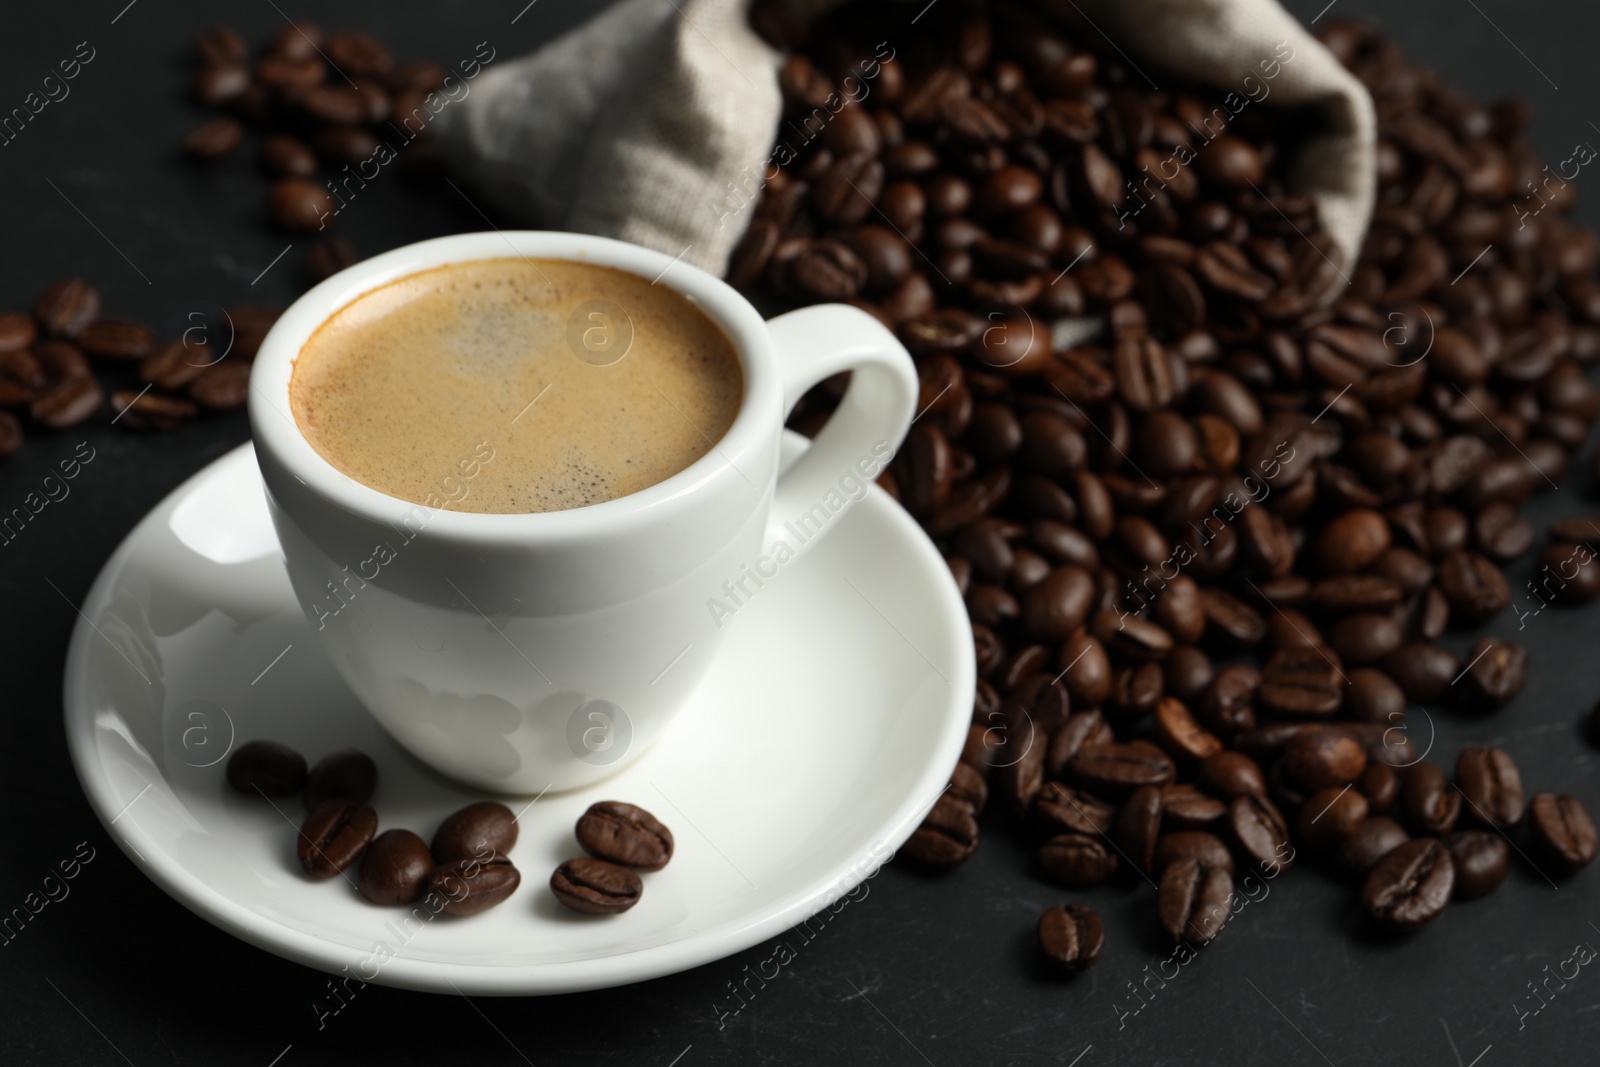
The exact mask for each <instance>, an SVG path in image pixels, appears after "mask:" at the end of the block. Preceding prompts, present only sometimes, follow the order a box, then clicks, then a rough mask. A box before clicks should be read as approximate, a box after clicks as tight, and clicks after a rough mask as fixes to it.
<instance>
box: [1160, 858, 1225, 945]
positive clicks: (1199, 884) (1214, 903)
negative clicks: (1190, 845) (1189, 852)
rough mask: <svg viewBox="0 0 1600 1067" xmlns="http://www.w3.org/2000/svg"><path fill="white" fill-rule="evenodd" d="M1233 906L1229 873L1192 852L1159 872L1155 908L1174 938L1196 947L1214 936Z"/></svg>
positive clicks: (1164, 926) (1213, 938)
mask: <svg viewBox="0 0 1600 1067" xmlns="http://www.w3.org/2000/svg"><path fill="white" fill-rule="evenodd" d="M1232 906H1233V876H1232V875H1231V874H1230V873H1229V872H1228V870H1227V869H1226V868H1223V867H1210V866H1207V865H1206V864H1205V863H1204V862H1202V861H1201V860H1199V859H1196V858H1195V857H1193V856H1190V857H1186V858H1184V859H1180V860H1178V861H1176V862H1175V863H1173V864H1172V865H1171V866H1169V867H1168V868H1167V869H1166V870H1165V871H1163V872H1162V873H1161V883H1160V889H1159V891H1158V893H1157V908H1158V910H1159V911H1160V913H1161V925H1162V927H1163V928H1164V929H1165V930H1166V931H1167V933H1168V934H1170V935H1172V939H1173V940H1174V941H1182V942H1187V943H1188V944H1191V945H1194V946H1195V947H1196V948H1200V947H1204V946H1205V945H1209V944H1210V943H1211V942H1212V941H1215V940H1216V937H1217V935H1218V934H1219V933H1221V932H1222V927H1223V926H1224V925H1225V924H1226V923H1227V921H1228V916H1229V913H1230V911H1231V909H1232Z"/></svg>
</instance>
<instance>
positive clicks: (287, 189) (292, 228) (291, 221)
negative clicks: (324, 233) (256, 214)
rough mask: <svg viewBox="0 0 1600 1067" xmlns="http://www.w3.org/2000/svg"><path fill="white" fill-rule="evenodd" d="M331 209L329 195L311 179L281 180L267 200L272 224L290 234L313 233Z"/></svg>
mask: <svg viewBox="0 0 1600 1067" xmlns="http://www.w3.org/2000/svg"><path fill="white" fill-rule="evenodd" d="M333 209H334V204H333V198H332V197H331V196H329V195H328V191H327V190H326V189H324V188H323V187H322V186H321V185H318V184H317V183H316V182H315V181H313V180H312V179H310V178H280V179H278V181H277V182H276V183H274V184H273V186H272V190H271V192H270V193H269V194H268V199H267V212H268V215H269V216H270V217H271V219H272V224H273V225H274V226H276V227H278V229H280V230H287V231H289V232H291V233H315V232H316V231H317V230H320V229H322V227H323V225H324V220H325V219H326V218H327V217H328V216H329V215H331V214H332V212H333Z"/></svg>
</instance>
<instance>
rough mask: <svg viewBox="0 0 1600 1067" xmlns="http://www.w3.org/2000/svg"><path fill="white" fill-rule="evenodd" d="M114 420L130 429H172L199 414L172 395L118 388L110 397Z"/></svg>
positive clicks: (186, 402)
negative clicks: (114, 409)
mask: <svg viewBox="0 0 1600 1067" xmlns="http://www.w3.org/2000/svg"><path fill="white" fill-rule="evenodd" d="M111 406H112V407H114V408H116V410H117V414H116V420H117V422H118V423H119V424H120V425H122V426H126V427H127V428H128V429H130V430H175V429H177V428H178V427H179V426H181V425H183V424H184V423H185V422H188V421H189V420H190V419H192V418H194V417H195V416H196V415H197V414H199V410H200V409H199V408H197V407H195V406H194V405H193V404H191V403H190V402H189V401H187V400H180V399H179V398H178V397H175V396H161V395H159V394H157V393H151V392H138V393H136V392H134V391H133V390H131V389H119V390H118V391H117V392H115V393H112V394H111Z"/></svg>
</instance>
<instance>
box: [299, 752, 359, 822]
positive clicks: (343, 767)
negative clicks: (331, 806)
mask: <svg viewBox="0 0 1600 1067" xmlns="http://www.w3.org/2000/svg"><path fill="white" fill-rule="evenodd" d="M377 787H378V765H377V764H376V763H374V762H373V761H372V757H371V756H369V755H367V754H366V753H365V752H358V751H357V750H355V749H353V748H346V749H341V750H340V751H338V752H333V753H330V754H329V755H326V756H324V757H322V758H321V759H319V760H318V761H317V762H316V765H315V766H314V767H312V768H311V772H310V773H309V774H308V775H307V776H306V784H305V788H304V790H303V791H302V793H301V799H303V800H304V801H305V805H306V809H307V810H308V811H309V810H310V809H312V808H315V807H317V806H318V805H320V804H322V803H324V802H325V801H329V800H350V801H354V802H355V803H357V804H365V803H366V802H367V801H368V800H370V799H372V791H373V790H374V789H376V788H377Z"/></svg>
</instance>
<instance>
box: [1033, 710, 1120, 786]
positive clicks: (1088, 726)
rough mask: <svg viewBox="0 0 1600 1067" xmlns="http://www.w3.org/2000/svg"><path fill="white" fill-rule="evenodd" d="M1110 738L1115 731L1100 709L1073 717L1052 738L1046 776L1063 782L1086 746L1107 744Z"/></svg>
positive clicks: (1046, 755)
mask: <svg viewBox="0 0 1600 1067" xmlns="http://www.w3.org/2000/svg"><path fill="white" fill-rule="evenodd" d="M1110 738H1111V729H1110V727H1109V726H1107V725H1106V722H1105V719H1104V718H1103V717H1102V716H1101V714H1100V712H1099V710H1098V709H1094V710H1090V711H1081V712H1078V713H1077V714H1075V715H1071V716H1069V717H1068V718H1067V721H1066V722H1064V723H1062V724H1061V725H1060V726H1059V727H1057V728H1056V729H1055V731H1054V732H1052V733H1051V735H1050V743H1049V746H1048V748H1047V749H1046V750H1045V760H1044V773H1045V774H1046V775H1048V776H1049V777H1051V778H1060V777H1061V776H1062V775H1064V774H1065V773H1066V769H1067V765H1068V764H1069V763H1071V762H1072V760H1073V758H1074V757H1076V756H1077V754H1078V753H1079V752H1080V751H1081V750H1082V749H1083V747H1084V746H1085V745H1095V744H1107V743H1109V742H1110Z"/></svg>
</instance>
